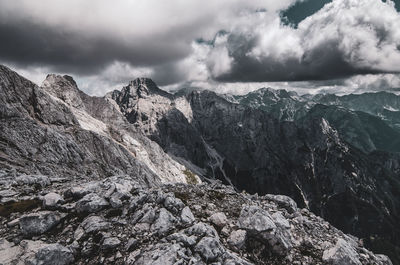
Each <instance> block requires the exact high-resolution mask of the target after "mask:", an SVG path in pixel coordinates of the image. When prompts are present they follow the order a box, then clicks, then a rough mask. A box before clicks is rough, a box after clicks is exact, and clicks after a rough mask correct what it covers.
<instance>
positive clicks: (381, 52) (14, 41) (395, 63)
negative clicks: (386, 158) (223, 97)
mask: <svg viewBox="0 0 400 265" xmlns="http://www.w3.org/2000/svg"><path fill="white" fill-rule="evenodd" d="M399 8H400V0H396V1H391V0H386V1H383V0H218V1H214V0H168V1H164V0H114V1H109V0H40V1H31V0H13V1H9V0H0V36H1V41H0V63H1V64H5V65H7V66H9V67H11V68H12V69H14V70H16V71H17V72H19V73H20V74H22V75H24V76H25V77H27V78H28V79H31V80H32V81H34V82H36V83H37V84H39V85H40V84H41V82H42V81H43V80H44V78H45V77H46V75H47V74H48V73H59V74H69V75H72V76H73V77H74V78H75V80H76V81H77V83H78V85H79V87H80V88H81V89H82V90H83V91H85V92H87V93H88V94H91V95H97V96H101V95H104V94H105V93H106V92H108V91H111V90H114V89H121V88H122V86H124V85H126V84H127V83H128V82H129V80H133V79H135V78H137V77H150V78H152V79H153V80H154V81H155V82H156V83H157V84H158V85H159V86H161V87H162V88H164V89H167V90H176V89H179V88H183V87H200V88H205V89H211V90H214V91H216V92H219V93H235V94H244V93H247V92H249V91H251V90H255V89H258V88H261V87H272V88H277V89H280V88H284V89H287V90H294V91H297V92H299V93H301V94H303V93H316V92H321V93H336V94H347V93H362V92H366V91H382V90H387V91H398V88H400V74H399V73H400V13H399V10H400V9H399Z"/></svg>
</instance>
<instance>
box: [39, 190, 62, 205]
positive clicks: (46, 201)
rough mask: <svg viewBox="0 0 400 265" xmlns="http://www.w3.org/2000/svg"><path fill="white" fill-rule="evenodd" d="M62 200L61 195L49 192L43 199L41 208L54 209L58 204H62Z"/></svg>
mask: <svg viewBox="0 0 400 265" xmlns="http://www.w3.org/2000/svg"><path fill="white" fill-rule="evenodd" d="M63 201H64V199H63V197H62V196H61V195H59V194H57V193H54V192H50V193H47V194H46V195H45V196H44V197H43V207H44V208H46V209H55V208H57V206H59V204H61V203H63Z"/></svg>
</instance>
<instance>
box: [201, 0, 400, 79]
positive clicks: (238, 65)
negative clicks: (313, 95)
mask: <svg viewBox="0 0 400 265" xmlns="http://www.w3.org/2000/svg"><path fill="white" fill-rule="evenodd" d="M247 20H248V21H249V22H248V23H247V25H245V26H243V25H239V26H237V27H236V28H234V29H233V30H232V31H231V32H230V33H229V34H228V36H227V37H226V38H225V42H224V43H223V45H221V43H219V44H218V45H216V46H214V47H213V46H212V45H211V47H210V55H211V54H212V53H213V52H214V50H216V49H219V50H221V49H222V47H221V46H223V47H225V48H226V49H227V50H228V51H229V52H228V53H229V57H230V58H229V59H230V61H231V64H230V65H231V67H230V68H225V71H223V72H221V71H218V73H219V74H218V75H215V69H214V68H215V65H218V63H217V62H214V63H210V62H207V65H208V66H209V71H210V75H211V76H213V77H215V78H216V79H217V80H219V81H223V82H227V81H231V82H252V81H259V82H263V81H301V80H326V79H334V78H342V77H346V76H351V75H358V74H377V73H398V72H400V14H399V13H398V12H397V11H396V9H395V7H394V3H393V2H392V1H386V2H382V1H379V0H334V1H333V2H332V3H329V4H327V5H325V6H324V7H323V8H322V9H321V10H319V11H318V12H317V13H315V14H313V15H311V16H309V17H308V18H306V19H305V20H303V21H302V22H300V23H299V25H298V28H296V29H295V28H292V27H290V26H288V25H284V24H283V23H282V22H281V20H280V18H274V19H273V20H271V16H269V15H268V14H263V13H259V14H254V13H252V14H249V15H248V17H247ZM205 45H206V44H205ZM211 60H216V61H218V60H220V59H219V58H218V57H212V59H211ZM224 60H225V61H226V60H227V58H224Z"/></svg>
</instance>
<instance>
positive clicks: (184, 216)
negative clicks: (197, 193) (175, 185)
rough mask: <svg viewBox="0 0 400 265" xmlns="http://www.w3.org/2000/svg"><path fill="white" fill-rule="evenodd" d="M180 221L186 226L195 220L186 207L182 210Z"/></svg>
mask: <svg viewBox="0 0 400 265" xmlns="http://www.w3.org/2000/svg"><path fill="white" fill-rule="evenodd" d="M181 220H182V222H183V224H188V225H190V224H192V223H193V222H194V220H195V218H194V216H193V213H192V211H191V210H190V208H189V207H187V206H186V207H185V208H183V209H182V212H181Z"/></svg>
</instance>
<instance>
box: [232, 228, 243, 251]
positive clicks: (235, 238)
mask: <svg viewBox="0 0 400 265" xmlns="http://www.w3.org/2000/svg"><path fill="white" fill-rule="evenodd" d="M245 243H246V231H245V230H240V229H239V230H234V231H232V233H231V234H230V235H229V237H228V244H229V245H230V246H232V247H234V248H236V249H241V248H242V247H243V246H244V245H245Z"/></svg>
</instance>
